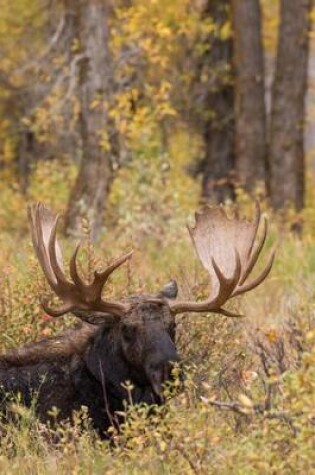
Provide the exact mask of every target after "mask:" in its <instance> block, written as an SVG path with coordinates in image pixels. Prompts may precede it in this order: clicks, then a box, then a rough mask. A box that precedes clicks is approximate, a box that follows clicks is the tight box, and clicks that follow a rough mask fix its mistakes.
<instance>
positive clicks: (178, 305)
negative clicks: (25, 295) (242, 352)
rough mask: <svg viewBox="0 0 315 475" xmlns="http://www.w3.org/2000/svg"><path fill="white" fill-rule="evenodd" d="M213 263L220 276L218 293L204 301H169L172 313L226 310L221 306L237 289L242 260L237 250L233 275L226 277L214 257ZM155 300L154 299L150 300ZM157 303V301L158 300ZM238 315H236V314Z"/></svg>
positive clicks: (218, 311)
mask: <svg viewBox="0 0 315 475" xmlns="http://www.w3.org/2000/svg"><path fill="white" fill-rule="evenodd" d="M212 264H213V268H214V271H215V273H216V275H217V277H218V282H219V285H218V290H217V292H216V294H215V295H214V296H213V297H212V298H211V297H210V298H209V299H207V300H205V301H204V302H186V301H183V302H172V301H169V302H168V303H169V307H170V309H171V311H172V313H174V314H177V313H182V312H186V311H191V312H215V313H224V312H227V311H226V310H224V309H222V308H221V306H222V305H224V304H225V302H226V301H227V300H228V298H229V297H230V295H231V293H232V292H233V290H234V289H235V287H236V285H237V283H238V281H239V278H240V274H241V262H240V257H239V254H238V252H237V251H236V250H235V269H234V272H233V275H232V276H231V277H226V276H225V275H224V274H223V273H222V272H221V269H220V268H219V266H218V265H217V264H216V262H215V260H214V259H212ZM150 301H153V300H150ZM156 303H157V302H156ZM235 316H236V315H235Z"/></svg>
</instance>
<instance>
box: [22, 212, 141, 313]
mask: <svg viewBox="0 0 315 475" xmlns="http://www.w3.org/2000/svg"><path fill="white" fill-rule="evenodd" d="M28 213H29V219H30V225H31V232H32V240H33V246H34V249H35V252H36V255H37V258H38V260H39V263H40V265H41V268H42V270H43V272H44V274H45V276H46V279H47V281H48V283H49V285H50V287H51V288H52V290H53V291H54V292H55V293H56V295H57V296H58V297H59V298H60V299H61V300H62V302H63V304H62V306H61V307H60V308H59V309H52V308H49V307H48V306H47V305H46V304H45V302H42V305H43V307H44V310H45V311H46V312H47V313H48V314H49V315H52V316H53V317H59V316H61V315H64V314H65V313H67V312H73V313H75V312H78V313H79V312H80V315H81V314H82V312H83V313H84V312H86V311H93V312H104V313H110V314H112V315H115V316H118V317H121V316H123V315H124V314H125V313H126V312H127V311H128V309H129V307H128V305H126V304H124V303H121V302H111V301H108V300H106V301H105V300H103V299H102V290H103V287H104V285H105V284H106V282H107V280H108V278H109V276H110V275H111V274H112V272H114V270H115V269H117V268H118V267H119V266H121V265H122V264H123V263H124V262H126V261H127V260H128V259H130V257H131V255H132V253H133V252H129V253H128V254H125V255H124V256H122V257H120V258H118V259H116V260H115V261H114V262H113V263H112V264H111V265H109V266H108V267H106V269H105V270H104V271H102V272H97V271H95V272H94V279H93V282H92V283H86V282H84V281H83V280H82V278H81V277H80V275H79V273H78V267H77V254H78V251H79V247H80V245H78V246H77V247H76V250H75V251H74V254H73V256H72V258H71V261H70V276H71V279H72V282H71V281H70V280H68V278H67V277H66V275H65V274H64V271H63V264H62V253H61V249H60V246H59V243H58V240H57V238H56V232H57V225H58V221H59V218H60V215H56V216H55V215H53V214H52V213H51V211H50V210H49V209H48V208H46V207H45V206H44V205H43V204H41V203H37V204H34V205H32V206H30V207H29V210H28Z"/></svg>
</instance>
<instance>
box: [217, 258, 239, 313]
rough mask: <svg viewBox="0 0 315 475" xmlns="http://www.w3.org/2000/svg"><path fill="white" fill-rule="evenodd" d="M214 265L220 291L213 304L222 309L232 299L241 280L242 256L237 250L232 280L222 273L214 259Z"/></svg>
mask: <svg viewBox="0 0 315 475" xmlns="http://www.w3.org/2000/svg"><path fill="white" fill-rule="evenodd" d="M212 265H213V268H214V271H215V273H216V275H217V277H218V281H219V291H218V294H217V297H216V298H215V299H214V301H213V303H212V304H215V305H216V306H219V307H221V305H223V304H225V302H226V301H227V299H228V298H229V297H230V295H231V292H233V290H234V289H235V287H236V286H237V283H238V281H239V279H240V275H241V271H242V267H241V259H240V255H239V253H238V251H237V250H236V249H235V269H234V272H233V275H232V277H230V278H228V277H226V276H225V275H224V274H223V273H222V272H221V269H220V268H219V266H218V265H217V263H216V261H215V260H214V258H212Z"/></svg>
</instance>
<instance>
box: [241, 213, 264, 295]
mask: <svg viewBox="0 0 315 475" xmlns="http://www.w3.org/2000/svg"><path fill="white" fill-rule="evenodd" d="M258 225H259V221H258ZM257 231H258V226H257V228H256V232H255V235H254V241H255V237H256V235H257ZM267 232H268V222H267V219H266V218H265V217H264V218H263V231H262V235H261V237H260V238H259V240H258V244H257V246H256V248H255V249H254V250H253V246H252V249H251V252H250V254H249V256H248V257H249V261H248V264H247V266H246V267H245V270H244V272H243V275H242V277H241V279H240V281H239V285H240V286H241V285H243V284H244V282H245V280H246V279H247V277H248V276H249V275H250V273H251V271H252V270H253V268H254V267H255V265H256V262H257V260H258V257H259V255H260V253H261V251H262V248H263V247H264V244H265V241H266V237H267ZM254 241H253V244H254Z"/></svg>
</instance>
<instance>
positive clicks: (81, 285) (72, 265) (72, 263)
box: [70, 243, 87, 290]
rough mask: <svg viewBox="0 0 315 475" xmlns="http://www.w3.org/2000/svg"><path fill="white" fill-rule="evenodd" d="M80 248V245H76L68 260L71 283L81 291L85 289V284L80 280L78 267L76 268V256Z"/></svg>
mask: <svg viewBox="0 0 315 475" xmlns="http://www.w3.org/2000/svg"><path fill="white" fill-rule="evenodd" d="M80 247H81V243H79V244H78V245H77V247H76V248H75V251H74V253H73V254H72V257H71V259H70V276H71V279H72V280H73V282H74V283H75V285H76V286H77V287H78V288H79V289H81V290H82V289H84V288H86V287H87V284H86V283H85V282H84V280H83V279H81V277H80V275H79V271H78V266H77V255H78V252H79V249H80Z"/></svg>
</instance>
